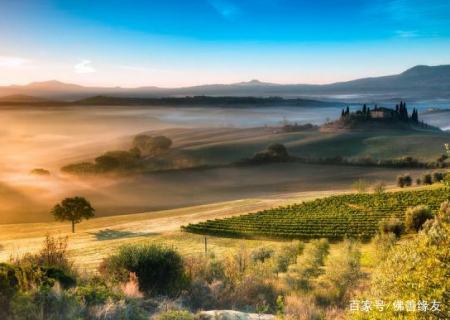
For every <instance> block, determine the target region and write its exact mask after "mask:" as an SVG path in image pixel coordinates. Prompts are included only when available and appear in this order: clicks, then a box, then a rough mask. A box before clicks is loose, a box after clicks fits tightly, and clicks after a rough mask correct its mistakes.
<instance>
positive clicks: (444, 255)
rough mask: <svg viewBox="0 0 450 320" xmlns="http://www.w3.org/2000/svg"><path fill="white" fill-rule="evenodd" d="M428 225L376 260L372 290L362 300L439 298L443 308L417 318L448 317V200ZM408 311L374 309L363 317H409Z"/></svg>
mask: <svg viewBox="0 0 450 320" xmlns="http://www.w3.org/2000/svg"><path fill="white" fill-rule="evenodd" d="M427 225H428V228H424V230H423V231H422V232H420V233H418V234H416V235H413V236H411V237H407V238H405V239H404V240H402V241H400V242H399V243H398V244H397V245H395V246H392V248H391V249H390V250H389V251H388V252H387V254H386V255H385V256H384V257H382V259H380V260H379V261H377V262H376V264H375V268H374V269H373V272H372V276H371V283H370V286H369V288H370V290H368V291H367V292H366V293H365V294H363V297H361V298H362V299H365V300H369V301H370V300H372V301H373V300H375V299H379V298H380V297H383V300H384V301H395V300H400V301H402V300H403V301H407V300H410V299H412V300H414V298H415V297H420V299H421V300H423V301H439V302H442V303H441V304H440V305H439V310H437V309H435V310H430V309H428V311H427V314H426V315H422V316H419V315H414V316H412V317H411V318H415V319H448V315H449V314H450V305H449V303H448V301H449V300H448V298H449V297H448V293H449V292H450V282H449V281H448V279H449V277H448V271H449V257H450V210H449V207H448V202H446V203H444V204H443V205H442V207H441V209H440V211H439V213H438V214H437V216H436V217H435V219H433V220H431V221H429V222H427ZM410 315H411V314H410V313H409V314H408V313H407V312H406V311H404V312H398V311H396V310H395V309H394V308H384V310H382V311H381V310H378V309H377V308H372V309H371V310H370V311H369V312H364V314H362V317H360V318H359V319H401V318H402V319H407V318H409V317H410Z"/></svg>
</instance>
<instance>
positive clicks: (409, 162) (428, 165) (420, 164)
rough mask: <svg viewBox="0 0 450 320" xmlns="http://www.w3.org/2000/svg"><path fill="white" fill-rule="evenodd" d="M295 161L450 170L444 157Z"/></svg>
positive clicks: (309, 159)
mask: <svg viewBox="0 0 450 320" xmlns="http://www.w3.org/2000/svg"><path fill="white" fill-rule="evenodd" d="M293 159H294V160H295V161H298V162H302V163H310V164H329V165H349V166H368V167H386V168H412V169H414V168H417V169H420V168H423V169H439V168H449V167H450V163H449V162H447V161H446V160H447V159H448V157H447V156H446V155H442V156H441V157H439V158H438V159H437V160H436V161H427V162H424V161H420V160H418V159H415V158H413V157H403V158H400V159H374V158H372V157H361V158H345V157H341V156H335V157H326V158H303V157H293Z"/></svg>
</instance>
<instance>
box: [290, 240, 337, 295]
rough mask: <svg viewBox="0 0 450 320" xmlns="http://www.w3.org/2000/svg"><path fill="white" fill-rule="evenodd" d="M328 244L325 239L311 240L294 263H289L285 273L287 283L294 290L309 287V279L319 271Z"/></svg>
mask: <svg viewBox="0 0 450 320" xmlns="http://www.w3.org/2000/svg"><path fill="white" fill-rule="evenodd" d="M329 248H330V244H329V242H328V241H327V240H325V239H320V240H312V241H311V242H310V243H309V244H308V245H307V246H306V247H305V250H304V252H303V255H302V256H301V257H300V258H299V259H297V263H296V264H295V265H291V266H290V267H289V269H288V273H287V275H286V281H287V285H288V286H289V287H290V288H292V289H294V290H304V291H306V290H308V289H310V287H311V279H313V278H316V277H318V276H319V275H320V274H321V273H322V270H321V266H323V264H324V261H325V257H326V256H327V255H328V252H329Z"/></svg>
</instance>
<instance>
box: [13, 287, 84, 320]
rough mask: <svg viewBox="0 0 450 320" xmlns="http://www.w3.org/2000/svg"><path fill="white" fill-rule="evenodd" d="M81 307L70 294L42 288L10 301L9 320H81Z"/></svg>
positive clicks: (22, 294) (18, 295)
mask: <svg viewBox="0 0 450 320" xmlns="http://www.w3.org/2000/svg"><path fill="white" fill-rule="evenodd" d="M82 310H83V305H82V304H80V302H79V301H78V300H77V299H76V297H75V296H73V295H72V294H71V293H70V292H67V291H64V290H61V288H60V287H59V286H54V287H53V288H50V287H47V286H42V287H39V288H38V289H36V290H32V291H28V292H25V293H22V292H21V293H20V294H17V295H16V296H15V297H14V298H13V300H12V301H11V318H12V319H24V320H25V319H26V320H41V319H46V320H75V319H81V315H82Z"/></svg>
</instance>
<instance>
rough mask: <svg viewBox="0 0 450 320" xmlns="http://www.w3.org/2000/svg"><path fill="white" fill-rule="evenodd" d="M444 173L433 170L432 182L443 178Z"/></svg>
mask: <svg viewBox="0 0 450 320" xmlns="http://www.w3.org/2000/svg"><path fill="white" fill-rule="evenodd" d="M444 177H445V173H443V172H434V173H433V178H432V179H433V183H439V182H441V181H443V180H444Z"/></svg>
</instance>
